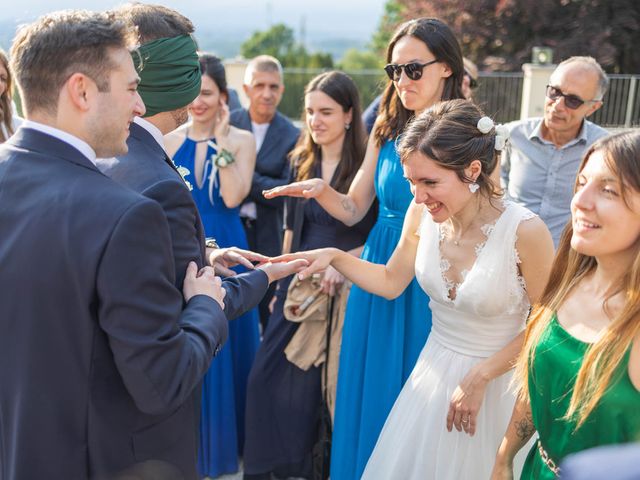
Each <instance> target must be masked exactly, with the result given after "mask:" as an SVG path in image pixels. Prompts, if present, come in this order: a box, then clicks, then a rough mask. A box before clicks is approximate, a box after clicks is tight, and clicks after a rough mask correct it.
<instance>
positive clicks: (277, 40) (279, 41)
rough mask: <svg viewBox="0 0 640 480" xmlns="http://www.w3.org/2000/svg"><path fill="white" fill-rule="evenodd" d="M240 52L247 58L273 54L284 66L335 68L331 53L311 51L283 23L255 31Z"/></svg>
mask: <svg viewBox="0 0 640 480" xmlns="http://www.w3.org/2000/svg"><path fill="white" fill-rule="evenodd" d="M240 54H241V55H242V56H243V57H245V58H253V57H256V56H258V55H272V56H274V57H276V58H277V59H278V60H280V63H282V66H283V67H299V68H333V58H332V57H331V54H329V53H325V52H313V53H309V52H308V51H307V49H306V48H305V47H304V46H303V45H300V44H299V43H296V41H295V38H294V34H293V30H292V29H291V28H290V27H288V26H286V25H285V24H283V23H279V24H276V25H274V26H273V27H271V28H270V29H269V30H265V31H258V32H254V33H253V35H251V37H250V38H249V39H248V40H246V41H245V42H244V43H243V44H242V45H241V46H240Z"/></svg>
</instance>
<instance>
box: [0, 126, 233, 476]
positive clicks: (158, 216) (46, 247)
mask: <svg viewBox="0 0 640 480" xmlns="http://www.w3.org/2000/svg"><path fill="white" fill-rule="evenodd" d="M0 225H2V235H1V236H0V266H1V267H0V331H1V332H2V335H0V478H1V479H2V480H18V479H19V480H22V479H37V478H61V479H62V478H64V479H86V478H93V477H96V476H103V475H110V474H112V473H114V472H117V471H120V470H121V469H124V468H126V467H128V466H130V465H132V464H136V463H139V462H144V461H147V460H157V461H160V462H166V463H168V464H170V465H175V466H177V467H178V468H179V469H180V470H181V471H182V473H183V475H184V476H185V477H187V478H191V477H195V466H194V465H193V464H194V462H193V452H192V451H191V445H190V440H189V439H190V438H191V437H192V436H193V434H192V431H193V428H194V425H193V418H192V417H193V415H192V411H193V407H194V404H193V392H194V390H195V389H196V387H197V385H198V384H199V382H200V380H201V379H202V377H203V375H204V374H205V373H206V371H207V369H208V367H209V364H210V361H211V358H212V357H213V355H214V352H215V351H216V350H217V349H218V348H219V346H220V345H221V344H222V343H223V342H224V341H225V339H226V335H227V330H226V327H227V322H226V319H225V316H224V314H223V312H222V310H221V309H220V307H219V305H218V304H217V303H216V302H215V301H214V300H213V299H211V298H210V297H207V296H203V295H199V296H196V297H194V298H192V299H191V300H190V301H189V303H188V304H187V305H186V307H185V306H184V305H183V297H182V293H181V291H180V290H179V289H178V288H176V286H175V272H174V263H173V255H172V251H171V237H170V233H169V227H168V225H167V220H166V217H165V215H164V213H163V211H162V208H161V207H160V206H159V205H158V204H157V203H156V202H153V201H151V200H149V199H147V198H144V197H142V196H140V195H138V194H137V193H135V192H133V191H131V190H130V189H127V188H124V187H122V186H121V185H118V184H117V183H115V182H113V181H112V180H110V179H109V178H107V177H106V176H105V175H103V174H102V173H100V171H99V170H98V169H97V168H96V167H95V166H94V165H93V164H92V163H91V162H90V161H89V160H88V159H87V158H86V157H85V156H84V155H82V154H81V153H80V152H79V151H78V150H77V149H75V148H74V147H72V146H71V145H69V144H67V143H65V142H63V141H61V140H58V139H56V138H54V137H52V136H49V135H46V134H44V133H41V132H39V131H36V130H33V129H28V128H22V129H20V130H18V132H17V133H16V134H15V135H14V136H13V137H12V139H10V140H9V141H8V142H6V143H5V144H4V145H2V146H1V147H0Z"/></svg>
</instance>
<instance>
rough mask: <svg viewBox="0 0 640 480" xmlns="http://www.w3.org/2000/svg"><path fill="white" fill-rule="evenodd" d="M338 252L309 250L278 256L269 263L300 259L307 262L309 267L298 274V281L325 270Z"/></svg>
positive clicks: (330, 249)
mask: <svg viewBox="0 0 640 480" xmlns="http://www.w3.org/2000/svg"><path fill="white" fill-rule="evenodd" d="M339 253H340V250H338V249H337V248H319V249H317V250H309V251H306V252H298V253H288V254H286V255H280V256H279V257H273V258H272V259H271V261H272V262H273V263H277V262H291V261H292V260H298V259H300V258H302V259H304V260H306V261H307V262H309V266H308V267H307V268H305V269H304V270H302V271H301V272H300V273H298V277H299V278H300V280H302V279H304V278H306V277H309V276H311V275H313V274H314V273H316V272H322V271H324V270H326V269H327V267H328V266H329V265H331V262H332V261H333V259H334V258H335V256H336V255H337V254H339Z"/></svg>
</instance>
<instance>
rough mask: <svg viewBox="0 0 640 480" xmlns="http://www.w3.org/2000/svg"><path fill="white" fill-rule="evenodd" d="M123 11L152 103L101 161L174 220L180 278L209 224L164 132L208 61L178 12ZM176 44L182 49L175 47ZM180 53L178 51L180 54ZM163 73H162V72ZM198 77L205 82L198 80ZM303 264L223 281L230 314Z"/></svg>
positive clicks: (131, 7) (193, 447) (182, 114)
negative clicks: (119, 149) (123, 148)
mask: <svg viewBox="0 0 640 480" xmlns="http://www.w3.org/2000/svg"><path fill="white" fill-rule="evenodd" d="M115 13H116V15H117V16H118V17H120V18H122V19H124V20H126V21H127V22H128V23H129V24H130V25H131V26H133V27H135V28H136V31H137V32H138V35H139V41H140V44H141V47H140V48H139V55H138V54H136V55H134V59H136V58H137V57H141V58H144V62H142V63H140V64H138V65H137V66H138V74H139V75H140V78H141V80H140V85H139V87H138V89H139V91H140V95H141V96H142V99H143V100H144V102H145V105H148V106H149V107H148V109H147V112H146V114H145V116H144V118H140V117H138V118H136V119H134V123H132V124H131V126H130V132H131V133H130V136H129V139H128V141H127V146H128V152H127V153H126V155H121V156H118V157H116V158H111V159H100V160H98V167H99V168H100V169H101V170H102V172H103V173H105V174H106V175H108V176H109V177H111V178H112V179H113V180H116V181H117V182H118V183H121V184H123V185H125V186H127V187H129V188H131V189H133V190H135V191H136V192H138V193H141V194H142V195H144V196H145V197H148V198H150V199H152V200H155V201H156V202H158V203H159V204H160V206H161V207H162V209H163V211H164V213H165V215H166V218H167V220H168V223H169V229H170V233H171V244H172V248H173V258H174V262H175V269H176V272H177V273H178V274H177V275H176V286H178V287H179V286H180V285H181V284H182V279H183V277H182V276H181V275H180V272H182V271H183V270H184V269H185V268H186V265H187V264H188V263H189V262H190V261H194V262H196V264H197V265H198V266H199V267H201V266H203V265H205V264H206V263H207V261H206V259H207V256H206V254H205V237H204V228H203V225H202V222H201V220H200V215H199V214H198V209H197V207H196V205H195V203H194V201H193V198H192V197H191V193H190V191H189V189H188V187H187V186H186V184H185V182H184V180H183V179H182V177H181V176H180V174H179V173H178V172H177V170H176V168H175V166H174V165H173V162H172V161H171V160H170V159H169V158H168V156H167V154H166V153H165V150H164V143H163V136H164V135H166V134H167V133H169V132H171V131H172V130H174V129H176V128H177V127H178V126H180V125H181V124H182V123H183V122H184V121H185V120H186V119H187V107H188V105H189V103H190V102H191V101H192V100H194V99H195V98H196V97H197V96H198V95H199V94H200V66H199V63H198V57H197V54H196V48H197V47H196V44H195V42H194V41H193V39H192V38H191V33H192V32H193V24H192V23H191V21H190V20H189V19H188V18H186V17H184V16H183V15H181V14H180V13H178V12H176V11H175V10H172V9H169V8H166V7H161V6H158V5H148V4H126V5H124V6H122V7H119V8H118V9H117V10H116V11H115ZM172 42H175V44H174V45H175V46H172ZM176 52H177V53H176ZM156 75H158V76H156ZM196 80H197V81H196ZM294 267H295V264H290V265H288V266H282V265H279V264H273V265H271V264H268V265H264V266H261V267H259V268H257V269H256V270H254V271H251V272H247V273H244V274H241V275H238V276H236V277H231V278H228V279H226V280H224V281H223V282H222V286H223V288H224V289H225V290H226V292H227V294H226V296H225V314H226V315H227V318H229V319H233V318H235V317H237V316H239V315H241V314H242V313H244V312H246V311H247V310H249V309H251V308H254V307H255V306H256V305H257V304H258V302H259V301H260V300H261V299H262V298H263V297H264V295H265V292H266V291H267V288H268V286H269V283H270V282H271V281H273V280H277V279H279V278H280V277H281V276H286V275H289V274H291V273H293V272H294V270H293V268H294ZM200 398H201V397H200V394H199V389H197V390H196V391H195V393H194V395H193V405H194V408H192V409H191V412H190V413H191V415H192V418H191V419H190V422H191V425H192V430H191V432H190V435H189V436H186V435H185V436H184V437H183V438H182V442H183V446H184V445H189V449H190V452H191V456H192V460H191V462H192V465H194V466H195V464H196V460H197V455H196V454H197V446H198V422H199V411H200V410H199V404H200Z"/></svg>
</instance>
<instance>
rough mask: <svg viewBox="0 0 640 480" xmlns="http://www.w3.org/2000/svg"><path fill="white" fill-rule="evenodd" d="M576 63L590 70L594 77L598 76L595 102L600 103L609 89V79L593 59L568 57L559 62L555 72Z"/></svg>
mask: <svg viewBox="0 0 640 480" xmlns="http://www.w3.org/2000/svg"><path fill="white" fill-rule="evenodd" d="M576 62H577V63H581V64H582V65H584V66H585V67H587V68H591V69H592V70H593V71H594V72H595V73H596V75H598V98H597V99H596V100H600V101H601V100H602V99H603V98H604V94H605V93H607V89H608V88H609V77H607V74H606V73H605V71H604V70H603V69H602V67H601V66H600V64H599V63H598V62H597V61H596V59H595V58H593V57H589V56H586V55H585V56H574V57H569V58H567V59H566V60H563V61H562V62H560V64H559V65H558V67H557V68H556V70H557V69H558V68H560V67H562V66H563V65H569V64H571V63H576Z"/></svg>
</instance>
